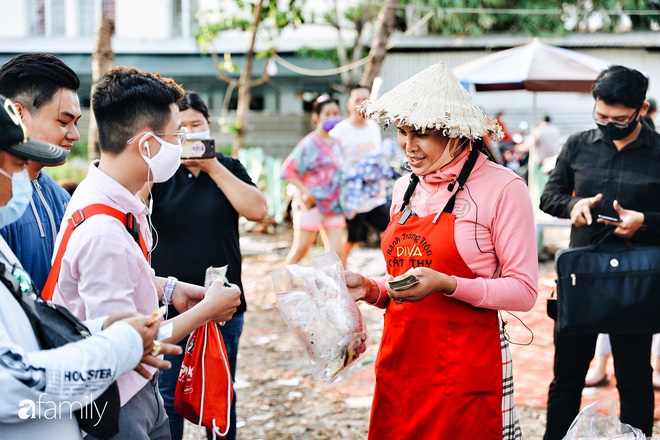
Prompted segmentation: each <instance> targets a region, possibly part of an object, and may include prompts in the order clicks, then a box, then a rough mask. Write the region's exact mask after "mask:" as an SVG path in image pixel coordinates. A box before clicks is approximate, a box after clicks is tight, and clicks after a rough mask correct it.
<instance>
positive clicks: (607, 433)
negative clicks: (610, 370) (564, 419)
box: [564, 397, 646, 440]
mask: <svg viewBox="0 0 660 440" xmlns="http://www.w3.org/2000/svg"><path fill="white" fill-rule="evenodd" d="M582 439H598V440H605V439H607V440H609V439H616V440H646V435H644V433H643V432H642V431H641V430H640V429H637V428H635V427H632V426H630V425H628V424H625V423H621V422H620V421H619V418H618V416H617V401H616V399H614V398H613V397H605V398H603V399H600V400H598V401H597V402H594V403H592V404H591V405H589V406H587V407H585V408H584V409H583V410H582V411H580V414H578V415H577V417H576V418H575V420H573V424H572V425H571V427H570V428H569V429H568V432H567V433H566V436H565V437H564V440H582Z"/></svg>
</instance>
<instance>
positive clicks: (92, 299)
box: [49, 66, 240, 439]
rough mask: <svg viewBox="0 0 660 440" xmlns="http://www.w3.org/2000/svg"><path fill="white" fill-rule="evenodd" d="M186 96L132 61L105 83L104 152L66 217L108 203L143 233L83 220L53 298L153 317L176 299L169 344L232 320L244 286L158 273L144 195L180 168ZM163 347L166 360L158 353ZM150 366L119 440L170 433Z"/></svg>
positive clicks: (99, 103)
mask: <svg viewBox="0 0 660 440" xmlns="http://www.w3.org/2000/svg"><path fill="white" fill-rule="evenodd" d="M183 96H184V92H183V89H182V88H181V86H179V85H178V84H176V83H175V82H174V81H173V80H172V79H170V78H161V77H160V76H159V75H158V74H152V73H149V72H145V71H142V70H139V69H134V68H128V67H123V66H122V67H116V68H113V69H111V70H109V71H108V72H106V73H105V75H104V76H103V78H102V79H101V81H99V83H98V84H97V85H96V88H95V90H94V96H93V98H92V102H93V111H94V116H95V117H96V122H97V124H98V128H99V150H100V152H101V158H100V160H99V161H95V162H93V163H92V164H91V165H90V166H89V169H88V173H87V177H86V178H85V179H84V180H83V181H82V182H81V183H80V185H78V188H77V189H76V191H75V193H74V195H73V197H72V198H71V202H70V203H69V206H68V207H67V210H66V212H65V214H64V218H65V220H67V219H68V218H70V217H73V218H77V217H74V215H76V216H77V215H78V213H79V212H80V211H79V210H83V211H84V210H85V208H86V207H88V206H90V205H93V204H103V205H107V206H109V207H111V208H114V209H116V210H118V211H120V212H122V213H127V214H128V213H130V214H131V215H132V216H133V218H134V219H135V222H136V223H137V224H138V225H139V228H138V229H137V233H135V232H136V230H135V229H134V228H130V229H131V230H130V231H127V225H126V224H125V222H121V221H117V219H116V218H114V217H112V216H110V215H94V216H92V217H88V218H86V219H84V221H82V222H80V224H79V226H78V227H77V228H76V229H75V230H74V231H73V233H72V234H71V236H70V239H69V241H68V244H65V245H64V246H66V247H65V250H64V254H63V257H62V263H61V268H60V270H59V271H58V274H57V275H58V279H59V280H58V282H57V285H56V287H55V290H54V295H53V301H54V302H57V303H59V304H61V305H63V306H65V307H66V308H67V309H69V310H70V311H71V312H72V313H73V314H74V315H76V316H77V317H78V318H80V319H90V318H94V317H97V316H99V315H103V314H108V313H111V312H114V311H120V310H129V311H136V312H138V313H151V311H153V310H156V309H158V301H159V299H160V300H162V302H163V303H164V304H168V305H169V304H173V305H174V306H175V307H176V308H177V310H178V311H179V312H181V314H180V315H178V316H176V317H174V318H172V319H170V320H168V321H166V322H167V323H171V324H172V330H171V332H172V334H171V336H170V337H165V338H163V339H162V340H163V341H164V342H168V343H176V342H178V341H180V340H181V339H183V338H184V337H185V336H187V335H188V334H190V333H191V332H192V331H193V330H195V329H196V328H198V327H200V326H202V325H204V324H206V323H208V322H210V321H216V322H220V321H228V320H230V319H231V317H232V315H233V313H234V311H235V310H236V307H237V306H238V305H239V304H240V290H239V289H238V287H237V286H235V285H231V286H230V287H223V285H222V283H221V282H216V283H214V284H213V285H212V286H211V287H210V288H209V289H208V290H207V291H206V292H205V291H204V288H203V287H202V286H195V285H192V284H188V283H184V282H177V281H176V279H174V278H172V279H167V280H166V279H164V278H157V277H155V276H154V272H153V270H152V269H151V266H150V256H149V254H150V252H151V249H152V247H153V245H154V243H153V241H154V240H153V239H152V231H151V222H150V221H149V219H148V216H149V215H150V213H151V209H150V208H147V206H146V205H145V203H144V200H142V199H140V198H138V196H137V195H138V193H139V191H140V190H141V189H142V188H143V187H144V186H145V184H147V183H149V184H151V183H161V182H165V181H167V180H168V179H169V178H170V177H172V175H174V173H175V172H176V170H177V169H178V167H179V163H180V155H181V150H182V142H183V140H184V139H185V137H186V130H185V129H183V128H182V127H181V121H180V118H179V109H178V107H177V104H178V102H179V101H181V99H182V98H183ZM78 218H79V217H78ZM64 230H65V225H63V228H62V229H61V230H60V233H59V234H58V237H57V241H56V243H55V252H56V253H57V252H58V250H59V247H60V246H62V245H63V244H62V243H63V240H62V237H63V235H64ZM154 235H156V237H157V234H156V233H154ZM142 244H144V246H141V245H142ZM205 269H206V268H205V267H200V268H199V270H200V271H202V272H203V271H204V270H205ZM49 285H50V283H49ZM154 351H155V354H154V356H157V355H158V349H156V348H154ZM146 369H147V371H148V372H149V373H150V374H153V376H152V378H151V380H149V381H147V380H145V379H144V378H143V377H142V376H140V375H139V374H138V373H136V372H129V373H126V374H124V375H122V376H121V377H120V378H119V379H118V380H117V383H118V385H119V392H120V396H121V406H122V407H121V410H120V414H119V434H118V438H122V439H123V438H126V439H129V438H130V439H134V438H135V439H137V438H139V439H147V438H151V439H160V438H170V435H169V423H168V420H167V414H166V412H165V408H164V406H163V400H162V397H161V396H160V393H159V392H158V387H157V383H158V373H157V370H156V369H153V368H151V367H147V368H146ZM87 438H88V439H91V438H94V437H92V436H88V437H87Z"/></svg>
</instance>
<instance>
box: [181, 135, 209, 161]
mask: <svg viewBox="0 0 660 440" xmlns="http://www.w3.org/2000/svg"><path fill="white" fill-rule="evenodd" d="M214 157H215V140H213V139H194V140H193V139H189V140H186V141H185V142H184V143H183V150H181V159H213V158H214Z"/></svg>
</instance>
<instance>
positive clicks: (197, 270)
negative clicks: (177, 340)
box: [151, 153, 254, 313]
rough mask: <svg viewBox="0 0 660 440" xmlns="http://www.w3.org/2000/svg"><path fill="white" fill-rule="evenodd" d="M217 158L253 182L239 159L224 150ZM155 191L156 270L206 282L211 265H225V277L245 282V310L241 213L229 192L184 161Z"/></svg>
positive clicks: (239, 311) (153, 262) (189, 279)
mask: <svg viewBox="0 0 660 440" xmlns="http://www.w3.org/2000/svg"><path fill="white" fill-rule="evenodd" d="M217 158H218V160H219V161H220V163H221V164H222V165H223V166H224V167H225V168H227V169H228V170H229V171H231V173H232V174H234V175H235V176H236V177H238V178H239V179H240V180H242V181H243V182H245V183H248V184H250V185H253V186H254V183H253V182H252V180H251V179H250V176H249V175H248V173H247V171H246V170H245V168H244V167H243V165H242V164H241V163H240V162H239V161H238V160H236V159H234V158H231V157H226V156H223V155H222V154H220V153H218V154H217ZM152 197H153V200H154V202H153V213H152V215H151V220H152V222H153V225H154V228H155V229H156V233H157V236H156V235H155V234H154V241H156V239H157V240H158V241H157V245H156V248H155V249H154V251H153V254H152V259H151V264H152V267H153V268H154V269H155V271H156V275H159V276H175V277H177V278H178V279H179V280H181V281H185V282H188V283H193V284H198V285H202V286H203V285H204V274H205V271H206V268H207V267H209V266H224V265H227V266H228V268H227V279H228V280H229V282H230V283H232V284H237V285H238V286H239V287H240V288H241V305H240V306H239V307H238V309H237V311H236V313H243V312H245V310H246V303H245V295H244V294H243V283H242V282H241V261H242V257H241V249H240V245H239V240H238V238H239V237H238V217H239V215H238V212H237V211H236V209H234V207H233V206H232V205H231V203H230V202H229V200H228V199H227V196H225V194H224V193H223V192H222V191H221V190H220V188H218V186H217V185H216V184H215V182H214V181H213V179H211V177H210V176H209V175H208V174H206V173H205V172H203V171H200V173H199V175H198V176H197V177H195V176H194V175H193V174H192V173H191V172H190V171H189V170H188V168H186V167H185V166H183V165H181V166H180V167H179V169H178V170H177V172H176V174H174V177H172V178H171V179H170V180H168V181H167V182H165V183H158V184H155V185H154V186H153V189H152ZM171 309H172V308H171ZM170 311H171V310H170Z"/></svg>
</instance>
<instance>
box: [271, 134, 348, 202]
mask: <svg viewBox="0 0 660 440" xmlns="http://www.w3.org/2000/svg"><path fill="white" fill-rule="evenodd" d="M340 157H341V155H340V149H339V146H338V145H337V143H333V144H332V145H328V144H326V143H325V142H323V139H321V138H320V137H319V135H318V134H316V133H315V132H312V133H310V134H308V135H307V136H305V137H304V138H303V140H301V141H300V142H299V143H298V145H296V147H295V148H294V149H293V151H292V152H291V153H290V154H289V156H288V157H287V158H286V160H285V161H284V163H283V164H282V173H281V177H282V178H283V179H289V178H297V179H300V180H301V181H302V183H303V185H305V186H306V187H307V188H308V189H309V190H310V191H311V193H312V195H313V196H314V198H315V199H316V206H318V208H319V210H320V211H321V212H322V213H323V214H328V213H335V214H339V213H341V212H342V210H341V206H340V205H339V183H340V181H341V173H340V172H339V160H340V159H339V158H340ZM295 197H296V201H297V202H298V203H299V204H302V202H301V200H300V199H301V197H302V194H301V193H300V192H297V193H296V195H295Z"/></svg>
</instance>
